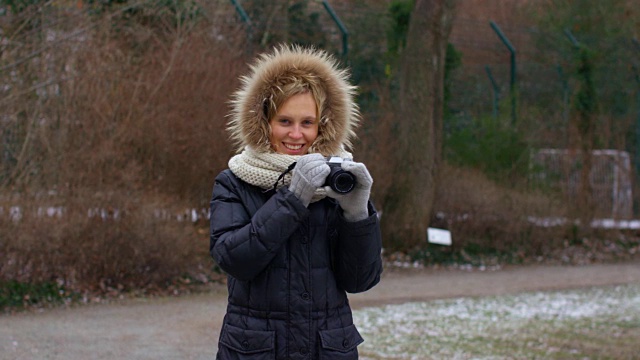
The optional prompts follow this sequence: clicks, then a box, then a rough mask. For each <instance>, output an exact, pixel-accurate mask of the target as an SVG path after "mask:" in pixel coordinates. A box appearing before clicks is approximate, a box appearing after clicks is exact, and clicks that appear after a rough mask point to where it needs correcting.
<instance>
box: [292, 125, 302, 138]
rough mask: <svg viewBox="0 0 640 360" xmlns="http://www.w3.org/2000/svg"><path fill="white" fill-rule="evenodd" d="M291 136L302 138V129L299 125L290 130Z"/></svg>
mask: <svg viewBox="0 0 640 360" xmlns="http://www.w3.org/2000/svg"><path fill="white" fill-rule="evenodd" d="M289 137H290V138H292V139H300V138H302V131H300V127H299V126H298V125H296V126H294V127H293V129H291V132H289Z"/></svg>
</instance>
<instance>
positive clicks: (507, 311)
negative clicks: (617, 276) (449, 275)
mask: <svg viewBox="0 0 640 360" xmlns="http://www.w3.org/2000/svg"><path fill="white" fill-rule="evenodd" d="M638 309H640V284H633V285H625V286H615V287H603V288H590V289H583V290H572V291H562V292H553V293H542V292H536V293H526V294H520V295H513V296H501V297H486V298H458V299H451V300H438V301H432V302H424V303H408V304H402V305H388V306H384V307H377V308H374V307H372V308H365V309H360V310H358V311H355V313H354V321H355V323H356V324H358V327H359V329H360V331H361V333H362V336H363V337H364V338H365V340H366V341H365V343H364V344H362V345H361V346H360V348H359V349H360V354H361V358H363V359H370V360H371V359H411V360H413V359H637V356H638V354H640V342H639V341H638V339H640V311H639V310H638Z"/></svg>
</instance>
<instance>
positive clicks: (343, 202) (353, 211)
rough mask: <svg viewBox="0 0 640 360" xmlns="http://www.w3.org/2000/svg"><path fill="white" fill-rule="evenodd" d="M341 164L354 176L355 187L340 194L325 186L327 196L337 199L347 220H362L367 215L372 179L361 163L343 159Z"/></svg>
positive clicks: (343, 168)
mask: <svg viewBox="0 0 640 360" xmlns="http://www.w3.org/2000/svg"><path fill="white" fill-rule="evenodd" d="M341 166H342V170H345V171H348V172H350V173H352V174H353V176H355V177H356V187H355V188H354V189H353V190H351V192H349V193H346V194H340V193H337V192H335V191H333V190H331V187H329V186H325V190H326V191H327V196H329V197H332V198H334V199H336V200H337V201H338V203H339V204H340V207H341V208H342V210H343V213H344V218H345V219H347V221H350V222H355V221H360V220H364V219H366V218H368V217H369V208H368V206H367V204H368V202H369V194H370V193H371V185H373V179H372V178H371V175H370V174H369V171H368V170H367V167H366V166H364V164H363V163H359V162H353V161H344V162H342V164H341Z"/></svg>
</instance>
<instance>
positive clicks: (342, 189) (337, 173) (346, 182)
mask: <svg viewBox="0 0 640 360" xmlns="http://www.w3.org/2000/svg"><path fill="white" fill-rule="evenodd" d="M343 161H346V159H343V158H341V157H339V156H329V157H327V165H329V168H330V169H331V172H330V173H329V176H327V180H326V181H325V183H324V185H325V186H329V187H331V189H332V190H333V191H335V192H337V193H339V194H346V193H348V192H350V191H351V190H353V189H354V188H355V187H356V177H355V176H354V175H353V174H352V173H350V172H349V171H345V170H343V169H342V162H343Z"/></svg>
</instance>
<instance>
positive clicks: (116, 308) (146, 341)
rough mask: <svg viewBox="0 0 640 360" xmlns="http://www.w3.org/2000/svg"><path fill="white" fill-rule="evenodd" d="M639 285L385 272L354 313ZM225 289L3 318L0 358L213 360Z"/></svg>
mask: <svg viewBox="0 0 640 360" xmlns="http://www.w3.org/2000/svg"><path fill="white" fill-rule="evenodd" d="M625 283H640V262H637V261H636V262H629V263H622V264H599V265H587V266H526V267H508V268H504V269H501V270H497V271H489V270H487V271H477V270H475V271H465V270H432V269H429V270H397V269H396V270H387V271H385V273H384V276H383V279H382V281H381V282H380V284H379V285H378V286H376V287H375V288H373V289H372V290H370V291H368V292H366V293H363V294H356V295H351V296H350V300H351V304H352V305H353V307H354V308H361V307H365V306H377V305H382V304H390V303H402V302H408V301H424V300H430V299H437V298H451V297H463V296H490V295H501V294H513V293H520V292H527V291H537V290H560V289H568V288H578V287H590V286H603V285H613V284H625ZM225 306H226V288H225V287H224V286H214V287H213V288H212V289H211V291H209V292H207V293H205V294H197V295H189V296H183V297H177V298H169V297H167V298H160V299H158V298H155V299H133V300H124V301H121V302H117V303H111V304H95V305H86V306H76V307H71V308H58V309H52V310H45V311H41V312H39V313H33V312H32V313H21V314H13V315H1V316H0V359H69V360H76V359H213V358H214V357H215V352H216V340H217V338H218V331H219V327H220V324H221V322H222V317H223V316H224V310H225Z"/></svg>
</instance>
